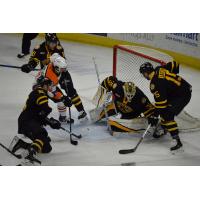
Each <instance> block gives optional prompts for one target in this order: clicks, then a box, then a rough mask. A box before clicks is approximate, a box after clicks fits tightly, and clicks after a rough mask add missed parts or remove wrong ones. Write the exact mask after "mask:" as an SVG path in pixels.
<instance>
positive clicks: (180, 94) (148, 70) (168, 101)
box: [140, 62, 192, 151]
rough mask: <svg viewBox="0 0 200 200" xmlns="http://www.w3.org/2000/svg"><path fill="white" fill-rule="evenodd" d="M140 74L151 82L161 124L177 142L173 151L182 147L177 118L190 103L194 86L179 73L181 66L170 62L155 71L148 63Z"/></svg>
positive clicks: (141, 69)
mask: <svg viewBox="0 0 200 200" xmlns="http://www.w3.org/2000/svg"><path fill="white" fill-rule="evenodd" d="M140 73H141V74H143V76H144V77H145V78H146V79H148V80H150V90H151V92H152V94H153V95H154V99H155V107H156V112H157V113H158V114H159V115H160V117H161V124H162V126H163V128H165V130H167V131H168V132H169V133H170V134H171V136H172V138H173V139H174V141H175V145H174V146H172V147H171V151H173V150H177V149H179V148H180V147H182V143H181V140H180V138H179V130H178V126H177V123H176V121H175V117H176V116H177V115H178V114H179V113H180V112H181V111H182V110H183V109H184V107H185V106H186V105H187V104H188V103H189V102H190V99H191V94H192V86H191V85H190V84H189V83H188V82H187V81H185V80H184V79H183V78H182V77H181V76H179V75H177V74H178V73H179V65H178V64H177V63H176V62H169V63H167V64H166V65H165V66H159V67H156V68H155V69H154V68H153V66H152V64H151V63H149V62H147V63H144V64H142V65H141V66H140Z"/></svg>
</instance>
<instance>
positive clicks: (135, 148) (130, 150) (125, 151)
mask: <svg viewBox="0 0 200 200" xmlns="http://www.w3.org/2000/svg"><path fill="white" fill-rule="evenodd" d="M150 127H151V125H150V124H149V125H148V127H147V129H146V130H145V132H144V133H143V134H142V137H141V138H140V140H139V141H138V143H137V144H136V146H135V147H134V148H132V149H122V150H119V154H128V153H134V152H135V151H136V150H137V148H138V146H139V145H140V143H141V142H142V141H143V139H144V137H145V136H146V134H147V133H148V131H149V129H150Z"/></svg>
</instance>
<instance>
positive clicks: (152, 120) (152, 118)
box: [148, 115, 159, 126]
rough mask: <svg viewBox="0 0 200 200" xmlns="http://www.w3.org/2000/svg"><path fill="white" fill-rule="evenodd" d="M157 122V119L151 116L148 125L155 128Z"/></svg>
mask: <svg viewBox="0 0 200 200" xmlns="http://www.w3.org/2000/svg"><path fill="white" fill-rule="evenodd" d="M158 120H159V119H158V117H156V116H153V115H152V116H150V117H149V118H148V124H151V126H156V125H157V123H158Z"/></svg>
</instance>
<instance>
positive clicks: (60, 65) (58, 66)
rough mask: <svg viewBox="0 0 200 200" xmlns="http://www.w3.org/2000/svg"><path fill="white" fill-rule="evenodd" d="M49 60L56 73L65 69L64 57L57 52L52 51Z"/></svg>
mask: <svg viewBox="0 0 200 200" xmlns="http://www.w3.org/2000/svg"><path fill="white" fill-rule="evenodd" d="M50 61H51V62H52V63H53V65H54V68H55V71H56V72H57V73H60V72H63V71H66V70H67V62H66V60H65V58H63V57H62V56H60V55H59V54H58V53H54V54H53V55H52V56H51V57H50Z"/></svg>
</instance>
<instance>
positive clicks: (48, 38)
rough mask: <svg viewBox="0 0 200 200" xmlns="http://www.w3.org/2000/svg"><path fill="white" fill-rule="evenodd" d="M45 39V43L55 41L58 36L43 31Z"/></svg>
mask: <svg viewBox="0 0 200 200" xmlns="http://www.w3.org/2000/svg"><path fill="white" fill-rule="evenodd" d="M45 41H46V43H50V42H52V43H57V42H58V38H57V36H56V33H45Z"/></svg>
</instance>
